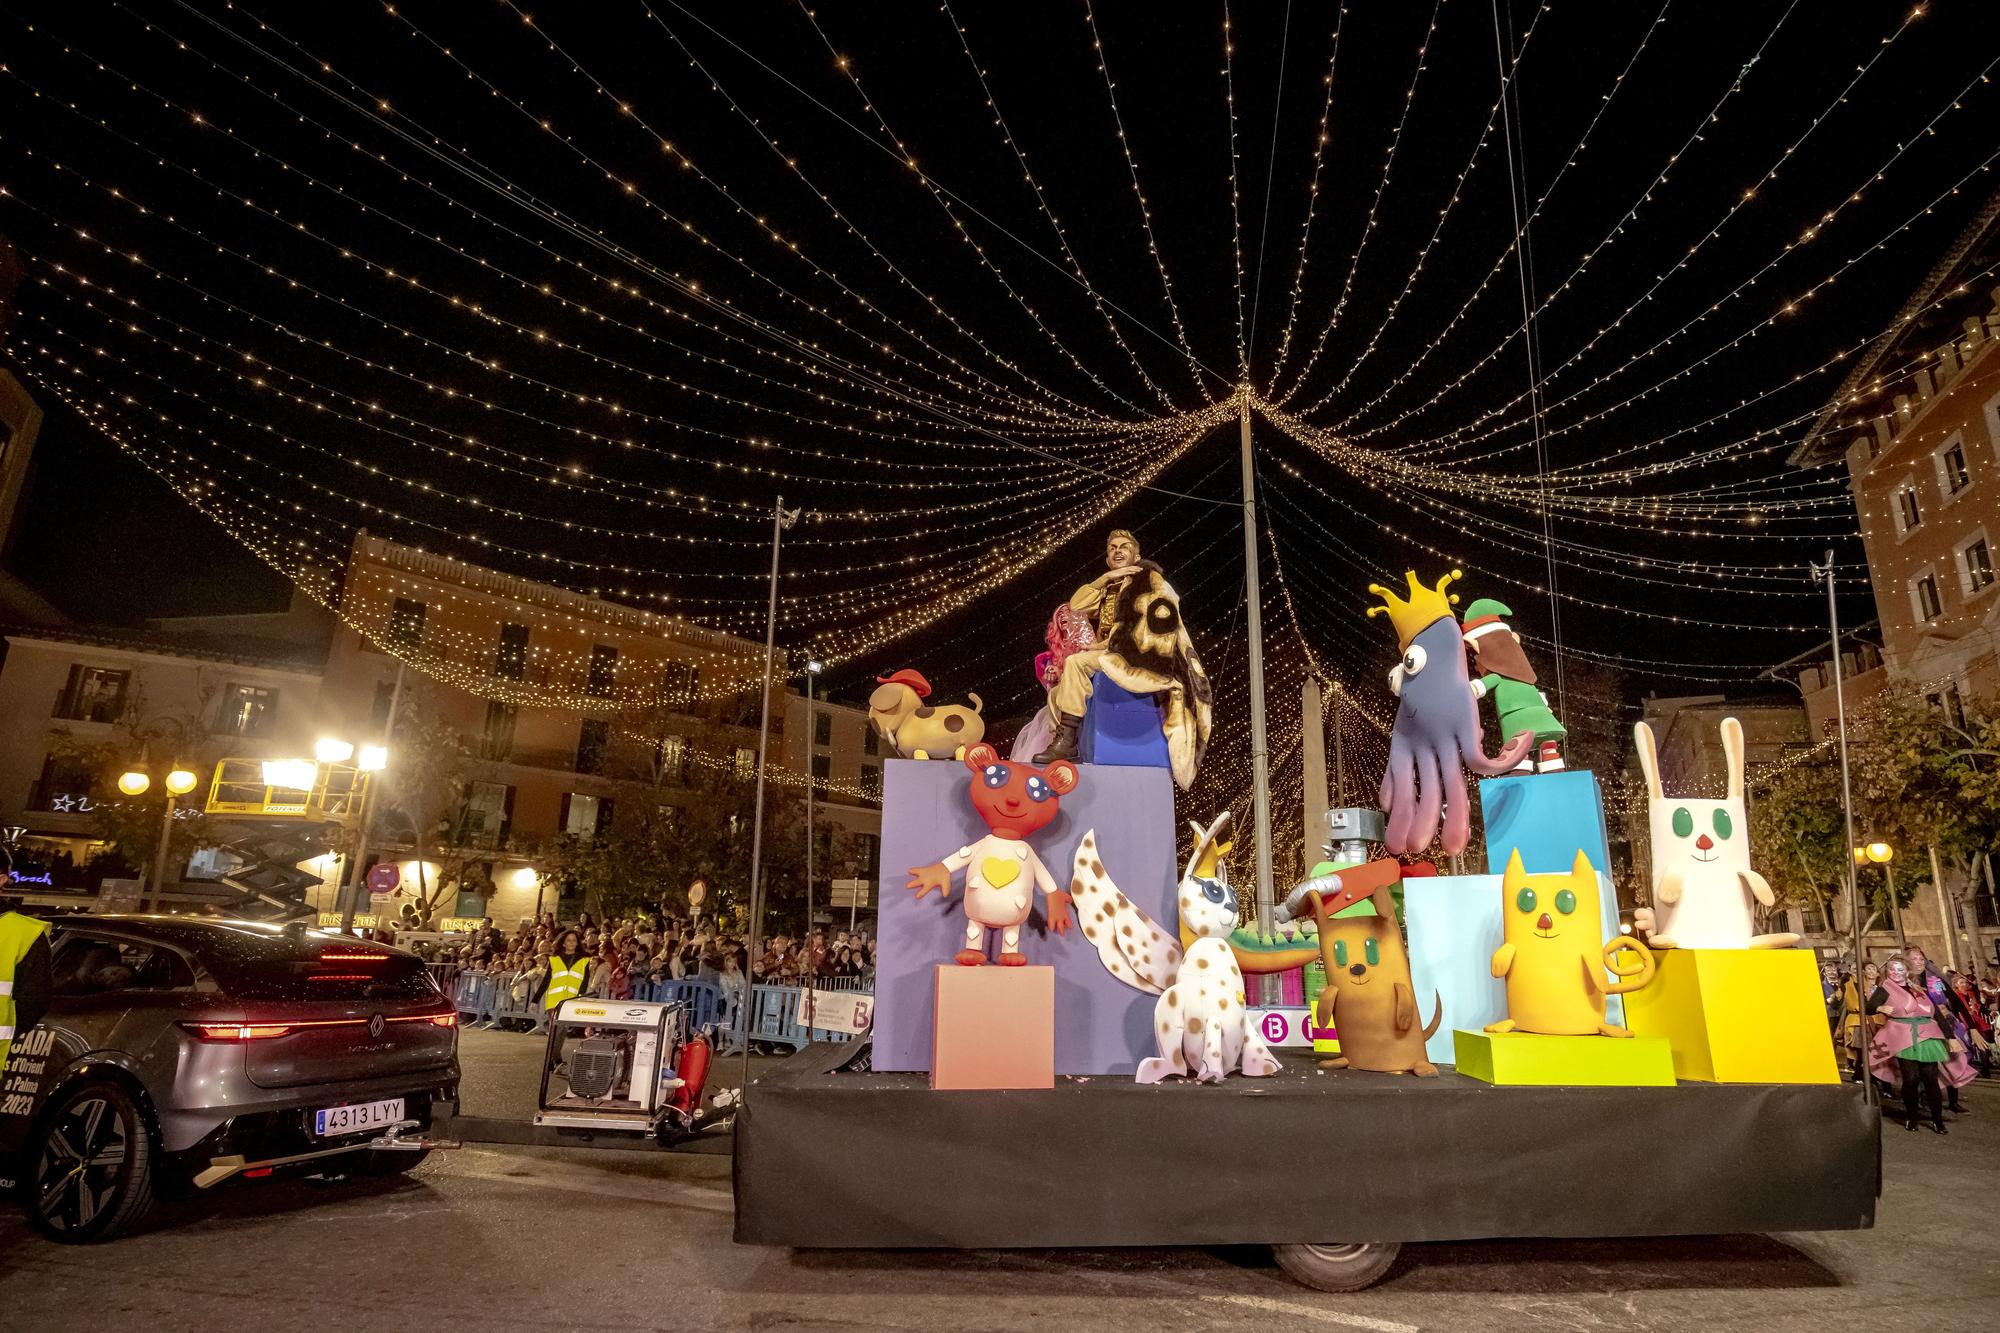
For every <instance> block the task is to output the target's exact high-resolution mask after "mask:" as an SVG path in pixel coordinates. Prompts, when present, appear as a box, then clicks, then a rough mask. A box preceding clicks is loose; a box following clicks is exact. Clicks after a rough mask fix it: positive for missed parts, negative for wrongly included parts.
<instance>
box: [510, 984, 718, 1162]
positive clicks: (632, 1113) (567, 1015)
mask: <svg viewBox="0 0 2000 1333" xmlns="http://www.w3.org/2000/svg"><path fill="white" fill-rule="evenodd" d="M684 1015H685V1010H684V1008H683V1006H681V1005H679V1004H660V1003H654V1002H651V1001H644V1000H586V999H576V1000H564V1001H563V1002H562V1004H561V1005H559V1006H558V1007H557V1009H556V1012H555V1013H554V1015H552V1016H551V1018H550V1022H549V1038H548V1046H547V1049H546V1053H545V1054H544V1056H543V1059H542V1084H541V1091H540V1094H539V1095H538V1097H537V1098H536V1103H535V1105H536V1111H535V1123H536V1124H537V1125H553V1126H557V1127H559V1128H563V1129H599V1130H624V1131H626V1132H628V1133H635V1134H648V1133H652V1132H654V1131H655V1129H656V1128H657V1127H658V1126H659V1123H660V1122H661V1120H663V1119H665V1118H666V1117H668V1116H669V1115H670V1114H671V1113H672V1110H673V1102H674V1099H675V1096H676V1095H677V1094H678V1093H679V1092H680V1091H681V1087H682V1081H681V1079H680V1078H679V1077H677V1076H676V1075H675V1073H674V1069H673V1063H672V1062H673V1060H674V1057H675V1054H676V1052H677V1051H678V1050H679V1048H680V1044H681V1037H682V1027H683V1025H684V1024H685V1021H686V1020H685V1016H684Z"/></svg>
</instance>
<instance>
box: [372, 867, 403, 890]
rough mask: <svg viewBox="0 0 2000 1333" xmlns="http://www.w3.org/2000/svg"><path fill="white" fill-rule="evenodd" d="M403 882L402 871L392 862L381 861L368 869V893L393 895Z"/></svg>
mask: <svg viewBox="0 0 2000 1333" xmlns="http://www.w3.org/2000/svg"><path fill="white" fill-rule="evenodd" d="M402 882H403V869H402V867H401V866H399V865H397V864H396V863H395V862H394V861H381V862H378V863H377V864H375V865H372V866H369V867H368V892H370V893H394V892H395V891H396V887H397V886H398V885H400V884H401V883H402Z"/></svg>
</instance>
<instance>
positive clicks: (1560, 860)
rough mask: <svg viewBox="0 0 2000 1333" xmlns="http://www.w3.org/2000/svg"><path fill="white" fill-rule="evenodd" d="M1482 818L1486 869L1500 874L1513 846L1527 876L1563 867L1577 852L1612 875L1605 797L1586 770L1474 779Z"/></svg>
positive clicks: (1554, 870) (1555, 871)
mask: <svg viewBox="0 0 2000 1333" xmlns="http://www.w3.org/2000/svg"><path fill="white" fill-rule="evenodd" d="M1479 813H1480V816H1481V817H1482V818H1483V819H1484V820H1485V822H1486V873H1487V874H1489V875H1497V874H1500V873H1501V872H1502V871H1504V870H1505V869H1506V868H1507V857H1508V855H1509V854H1510V853H1511V852H1513V851H1514V850H1515V849H1516V848H1519V849H1520V852H1521V863H1522V864H1523V865H1524V866H1526V867H1527V870H1528V873H1529V874H1531V875H1544V874H1550V875H1552V874H1559V873H1561V872H1562V871H1565V870H1568V869H1569V868H1570V865H1571V863H1572V862H1574V861H1575V860H1576V854H1577V852H1578V851H1579V850H1581V851H1582V852H1583V853H1584V854H1585V855H1586V856H1588V857H1589V858H1590V864H1591V865H1592V866H1594V867H1596V869H1597V871H1598V873H1599V874H1605V875H1608V874H1610V873H1611V844H1610V841H1609V839H1607V838H1606V837H1605V833H1604V798H1603V796H1602V794H1601V793H1600V792H1599V791H1598V788H1597V775H1596V774H1594V773H1592V772H1591V771H1590V770H1589V769H1570V770H1568V771H1566V772H1562V773H1519V774H1513V775H1510V776H1508V777H1504V778H1484V779H1481V781H1480V783H1479Z"/></svg>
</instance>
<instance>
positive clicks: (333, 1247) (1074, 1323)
mask: <svg viewBox="0 0 2000 1333" xmlns="http://www.w3.org/2000/svg"><path fill="white" fill-rule="evenodd" d="M1968 1101H1969V1104H1970V1105H1971V1106H1972V1108H1973V1110H1974V1114H1972V1115H1970V1116H1967V1117H1963V1118H1961V1119H1959V1120H1958V1121H1956V1122H1955V1123H1954V1125H1953V1132H1952V1134H1951V1135H1950V1137H1948V1138H1942V1139H1940V1138H1937V1137H1935V1136H1933V1135H1931V1134H1929V1133H1920V1134H1907V1133H1904V1132H1903V1130H1902V1128H1901V1126H1899V1125H1896V1124H1893V1123H1892V1124H1890V1125H1888V1126H1887V1132H1886V1133H1885V1135H1884V1151H1885V1156H1886V1170H1887V1177H1888V1180H1887V1187H1886V1195H1885V1197H1884V1199H1883V1201H1882V1208H1881V1213H1880V1217H1879V1221H1878V1225H1877V1227H1876V1229H1875V1230H1873V1231H1868V1232H1851V1233H1849V1232H1840V1233H1821V1234H1809V1235H1787V1236H1772V1237H1764V1236H1729V1237H1719V1238H1702V1239H1692V1240H1634V1241H1622V1240H1621V1241H1603V1242H1583V1243H1579V1242H1573V1241H1562V1242H1555V1241H1513V1242H1504V1243H1501V1242H1489V1243H1480V1244H1462V1245H1429V1246H1420V1247H1410V1248H1408V1249H1406V1250H1405V1251H1404V1255H1403V1258H1402V1259H1401V1260H1399V1262H1398V1264H1397V1266H1396V1267H1395V1268H1394V1269H1393V1270H1391V1272H1390V1274H1389V1276H1388V1278H1387V1279H1386V1280H1385V1281H1384V1282H1383V1283H1382V1284H1381V1285H1380V1286H1378V1287H1376V1288H1375V1289H1373V1290H1370V1291H1367V1292H1362V1293H1359V1294H1356V1295H1351V1296H1325V1295H1320V1294H1318V1293H1315V1292H1311V1291H1308V1290H1305V1289H1304V1288H1301V1287H1298V1286H1296V1285H1294V1284H1292V1283H1291V1282H1290V1281H1289V1280H1288V1279H1287V1278H1285V1277H1284V1275H1283V1274H1281V1273H1280V1272H1278V1270H1277V1269H1276V1268H1275V1267H1274V1266H1273V1264H1272V1263H1271V1261H1270V1259H1269V1257H1268V1254H1267V1253H1265V1252H1262V1251H1259V1250H1256V1249H1248V1248H1246V1249H1241V1250H1104V1251H1028V1252H1019V1251H986V1252H977V1253H963V1254H960V1253H944V1252H862V1253H847V1252H818V1253H815V1252H785V1251H772V1250H761V1249H747V1248H743V1247H739V1246H736V1245H734V1244H732V1243H731V1241H730V1238H729V1237H730V1222H731V1203H730V1196H729V1163H728V1161H727V1159H725V1158H722V1157H718V1156H712V1155H691V1154H670V1153H630V1152H612V1151H606V1150H573V1149H571V1150H535V1149H520V1148H500V1147H491V1146H481V1145H473V1146H469V1147H467V1148H464V1149H462V1150H460V1151H458V1152H455V1153H440V1154H434V1155H433V1156H432V1157H431V1159H430V1160H429V1161H427V1162H425V1163H423V1164H422V1165H421V1166H419V1167H418V1168H417V1169H416V1171H415V1173H414V1175H413V1176H412V1177H411V1178H409V1179H397V1180H391V1181H380V1180H367V1181H345V1182H337V1183H331V1184H326V1183H316V1182H306V1181H281V1182H275V1183H272V1182H264V1183H256V1182H251V1183H246V1184H244V1185H242V1186H239V1187H235V1188H231V1189H227V1190H225V1191H224V1192H222V1193H220V1194H218V1195H215V1196H212V1197H208V1198H205V1199H201V1200H199V1201H195V1202H191V1203H182V1204H175V1205H171V1206H162V1207H161V1208H159V1209H158V1210H156V1212H155V1214H154V1217H153V1219H152V1221H151V1222H150V1223H149V1225H148V1227H147V1228H146V1229H145V1230H143V1231H142V1232H140V1233H139V1234H136V1235H134V1236H131V1237H128V1238H126V1239H124V1240H121V1241H118V1242H115V1243H113V1244H110V1245H106V1246H98V1247H94V1248H70V1247H63V1246H56V1245H50V1244H47V1243H45V1242H43V1241H42V1240H40V1239H39V1238H38V1237H36V1236H35V1235H34V1234H33V1233H32V1232H30V1231H29V1230H28V1229H27V1228H26V1227H25V1226H24V1225H23V1224H22V1223H21V1222H20V1221H19V1219H18V1217H17V1216H15V1215H14V1214H12V1213H11V1212H0V1312H4V1315H0V1326H4V1327H6V1328H10V1329H36V1330H63V1329H90V1330H107V1329H109V1330H120V1329H147V1330H174V1329H202V1330H233V1329H246V1330H248V1329H257V1330H274V1331H275V1330H290V1329H310V1330H313V1333H333V1331H335V1330H347V1329H355V1330H359V1329H370V1330H373V1329H397V1328H428V1329H447V1330H457V1329H476V1330H480V1331H481V1333H488V1331H491V1330H511V1329H522V1330H534V1331H535V1333H550V1331H551V1330H559V1329H570V1328H578V1329H615V1330H620V1333H635V1331H636V1330H642V1329H687V1330H692V1329H704V1330H705V1329H716V1328H719V1329H755V1330H788V1331H789V1330H815V1329H828V1330H856V1329H920V1330H924V1333H957V1331H959V1330H989V1329H990V1330H1003V1329H1005V1330H1016V1329H1021V1328H1024V1327H1041V1328H1050V1329H1075V1328H1088V1329H1092V1330H1095V1331H1100V1333H1115V1331H1121V1330H1140V1329H1144V1330H1157V1329H1160V1328H1171V1329H1176V1330H1181V1329H1242V1330H1252V1329H1254V1330H1259V1333H1268V1330H1270V1329H1272V1328H1273V1327H1276V1326H1283V1327H1288V1328H1328V1329H1336V1330H1337V1329H1343V1328H1360V1329H1372V1330H1377V1331H1378V1333H1403V1330H1408V1329H1445V1330H1450V1333H1483V1331H1484V1330H1501V1329H1507V1330H1512V1329H1525V1330H1539V1329H1546V1328H1555V1329H1563V1330H1591V1329H1618V1330H1626V1329H1662V1330H1679V1329H1700V1330H1703V1331H1704V1333H1715V1331H1716V1330H1731V1329H1744V1330H1748V1329H1756V1330H1760V1333H1761V1331H1763V1330H1812V1333H1824V1330H1826V1329H1828V1328H1832V1327H1841V1328H1855V1327H1870V1326H1875V1327H1882V1326H1893V1327H1897V1328H1910V1329H1941V1328H1954V1327H1956V1328H1976V1327H1985V1326H1988V1325H1990V1323H1991V1321H1992V1312H1993V1310H1994V1309H1995V1308H1996V1304H2000V1264H1996V1263H1995V1261H1994V1246H1995V1234H1996V1233H1995V1230H1994V1226H1993V1216H1994V1213H1993V1205H1994V1200H1995V1199H1996V1197H2000V1087H1996V1086H1994V1085H1991V1084H1988V1085H1984V1086H1982V1087H1975V1088H1974V1089H1972V1090H1971V1096H1970V1097H1969V1099H1968ZM1800 1188H1802V1189H1809V1188H1811V1182H1809V1181H1801V1182H1800ZM827 1206H828V1208H829V1209H832V1208H837V1207H838V1203H837V1201H833V1200H829V1201H828V1204H827Z"/></svg>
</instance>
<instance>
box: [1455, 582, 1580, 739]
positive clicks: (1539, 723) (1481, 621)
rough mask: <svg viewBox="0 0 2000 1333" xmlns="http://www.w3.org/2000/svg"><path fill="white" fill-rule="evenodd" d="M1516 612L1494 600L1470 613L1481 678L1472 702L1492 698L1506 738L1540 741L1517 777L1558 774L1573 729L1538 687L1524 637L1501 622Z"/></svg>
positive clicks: (1468, 640)
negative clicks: (1523, 644)
mask: <svg viewBox="0 0 2000 1333" xmlns="http://www.w3.org/2000/svg"><path fill="white" fill-rule="evenodd" d="M1513 614H1514V612H1513V611H1512V610H1511V609H1510V608H1509V607H1507V606H1505V605H1503V604H1501V603H1500V602H1496V601H1494V600H1493V599H1492V598H1491V597H1482V598H1480V599H1479V600H1478V601H1476V602H1474V603H1473V604H1472V605H1471V606H1468V607H1466V608H1465V631H1464V632H1465V646H1466V647H1467V648H1468V649H1470V650H1471V652H1472V667H1473V670H1474V671H1476V672H1478V673H1480V674H1479V675H1477V676H1475V677H1474V678H1473V681H1472V697H1473V698H1475V699H1484V698H1487V697H1489V696H1491V698H1492V700H1493V707H1494V710H1495V711H1496V712H1497V713H1498V714H1499V715H1500V734H1501V735H1502V736H1518V735H1520V734H1521V733H1522V732H1524V731H1525V732H1527V733H1528V734H1529V735H1531V736H1533V737H1534V748H1533V749H1532V750H1531V751H1530V752H1529V754H1528V757H1526V758H1524V759H1523V760H1521V762H1520V764H1519V765H1518V766H1517V767H1516V771H1517V772H1523V773H1532V772H1537V771H1539V772H1542V773H1554V772H1557V771H1559V770H1560V769H1561V768H1562V767H1563V754H1562V743H1563V737H1565V736H1567V735H1569V731H1568V729H1567V728H1565V727H1564V726H1563V724H1562V723H1561V722H1559V721H1557V720H1556V715H1555V713H1554V712H1552V711H1550V709H1549V697H1548V696H1547V695H1546V694H1543V693H1542V692H1541V690H1540V689H1539V688H1538V687H1537V686H1536V684H1535V669H1534V668H1533V667H1531V666H1529V665H1528V655H1527V654H1526V653H1525V652H1523V651H1522V650H1521V636H1520V635H1518V634H1516V633H1514V631H1513V629H1512V628H1510V627H1509V626H1508V624H1507V622H1506V621H1505V620H1503V619H1502V618H1501V617H1503V616H1511V615H1513Z"/></svg>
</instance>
